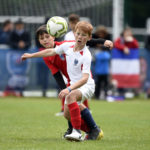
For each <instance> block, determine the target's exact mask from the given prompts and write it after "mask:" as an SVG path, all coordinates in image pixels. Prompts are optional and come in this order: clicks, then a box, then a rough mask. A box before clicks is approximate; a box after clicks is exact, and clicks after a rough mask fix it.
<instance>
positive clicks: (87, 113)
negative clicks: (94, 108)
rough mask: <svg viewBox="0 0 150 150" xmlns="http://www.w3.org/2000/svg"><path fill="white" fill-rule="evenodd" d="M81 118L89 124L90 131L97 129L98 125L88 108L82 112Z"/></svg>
mask: <svg viewBox="0 0 150 150" xmlns="http://www.w3.org/2000/svg"><path fill="white" fill-rule="evenodd" d="M81 116H82V118H83V120H84V121H85V122H86V123H87V126H88V127H89V128H90V129H95V128H97V125H96V123H95V121H94V119H93V117H92V115H91V113H90V111H89V109H88V108H85V109H84V110H82V111H81Z"/></svg>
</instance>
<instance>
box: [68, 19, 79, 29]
mask: <svg viewBox="0 0 150 150" xmlns="http://www.w3.org/2000/svg"><path fill="white" fill-rule="evenodd" d="M77 23H78V22H71V21H70V22H69V27H70V29H71V30H73V31H74V29H75V26H76V24H77Z"/></svg>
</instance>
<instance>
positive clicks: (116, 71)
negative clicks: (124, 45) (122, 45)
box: [111, 49, 140, 88]
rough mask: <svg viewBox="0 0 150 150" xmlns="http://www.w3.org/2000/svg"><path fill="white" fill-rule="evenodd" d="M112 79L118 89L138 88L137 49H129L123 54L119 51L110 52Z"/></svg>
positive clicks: (138, 64)
mask: <svg viewBox="0 0 150 150" xmlns="http://www.w3.org/2000/svg"><path fill="white" fill-rule="evenodd" d="M111 74H112V79H114V80H116V81H117V87H118V88H138V87H139V86H140V76H139V74H140V62H139V49H130V53H129V54H128V55H127V54H124V52H123V51H121V50H119V49H113V50H112V60H111Z"/></svg>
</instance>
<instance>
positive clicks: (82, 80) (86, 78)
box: [59, 73, 89, 99]
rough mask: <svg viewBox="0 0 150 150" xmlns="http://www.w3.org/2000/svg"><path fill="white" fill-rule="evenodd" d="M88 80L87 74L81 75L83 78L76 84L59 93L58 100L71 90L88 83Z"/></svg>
mask: <svg viewBox="0 0 150 150" xmlns="http://www.w3.org/2000/svg"><path fill="white" fill-rule="evenodd" d="M88 78H89V74H88V73H83V76H82V78H81V79H80V80H79V81H77V82H76V83H74V84H72V85H71V86H69V87H68V88H66V89H64V90H62V91H61V92H60V93H59V98H61V99H62V98H64V97H65V96H66V95H68V94H69V92H71V91H72V90H75V89H77V88H79V87H81V86H82V85H84V84H85V83H86V82H87V81H88Z"/></svg>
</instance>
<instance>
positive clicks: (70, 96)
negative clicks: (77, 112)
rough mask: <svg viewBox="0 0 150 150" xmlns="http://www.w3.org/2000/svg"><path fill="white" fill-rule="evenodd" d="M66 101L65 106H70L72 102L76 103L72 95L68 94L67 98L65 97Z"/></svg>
mask: <svg viewBox="0 0 150 150" xmlns="http://www.w3.org/2000/svg"><path fill="white" fill-rule="evenodd" d="M66 101H67V104H71V103H73V102H75V101H76V97H75V95H74V94H73V93H70V94H69V95H68V96H67V97H66Z"/></svg>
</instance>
